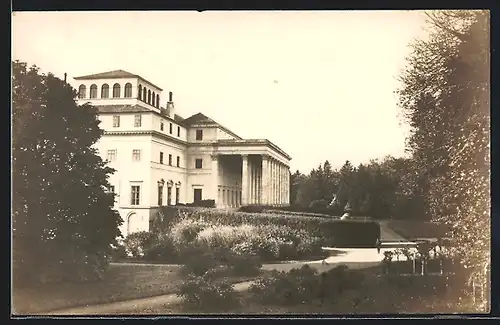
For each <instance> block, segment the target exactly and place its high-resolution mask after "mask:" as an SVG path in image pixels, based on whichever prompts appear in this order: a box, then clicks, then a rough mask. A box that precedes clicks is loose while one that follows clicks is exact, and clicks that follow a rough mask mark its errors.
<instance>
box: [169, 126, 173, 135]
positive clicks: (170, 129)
mask: <svg viewBox="0 0 500 325" xmlns="http://www.w3.org/2000/svg"><path fill="white" fill-rule="evenodd" d="M172 128H173V125H172V123H170V126H169V129H168V131H169V132H170V134H172V132H173V131H172Z"/></svg>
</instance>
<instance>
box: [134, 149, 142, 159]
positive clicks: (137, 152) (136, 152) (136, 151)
mask: <svg viewBox="0 0 500 325" xmlns="http://www.w3.org/2000/svg"><path fill="white" fill-rule="evenodd" d="M132 160H133V161H140V160H141V150H139V149H134V150H132Z"/></svg>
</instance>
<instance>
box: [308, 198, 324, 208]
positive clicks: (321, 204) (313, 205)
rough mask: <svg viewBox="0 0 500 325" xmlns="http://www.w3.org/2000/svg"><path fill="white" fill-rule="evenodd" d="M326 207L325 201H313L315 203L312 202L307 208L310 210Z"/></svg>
mask: <svg viewBox="0 0 500 325" xmlns="http://www.w3.org/2000/svg"><path fill="white" fill-rule="evenodd" d="M327 206H328V202H327V201H326V200H315V201H312V202H311V204H309V208H310V209H312V210H316V209H326V207H327Z"/></svg>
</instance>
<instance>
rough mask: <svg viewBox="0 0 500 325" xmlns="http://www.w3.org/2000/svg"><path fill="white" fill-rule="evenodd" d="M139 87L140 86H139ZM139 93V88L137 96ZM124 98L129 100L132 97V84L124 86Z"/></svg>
mask: <svg viewBox="0 0 500 325" xmlns="http://www.w3.org/2000/svg"><path fill="white" fill-rule="evenodd" d="M139 87H140V86H139ZM140 93H141V88H139V94H140ZM124 97H125V98H131V97H132V84H130V83H127V84H125V95H124Z"/></svg>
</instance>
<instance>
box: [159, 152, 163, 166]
mask: <svg viewBox="0 0 500 325" xmlns="http://www.w3.org/2000/svg"><path fill="white" fill-rule="evenodd" d="M160 164H163V152H160Z"/></svg>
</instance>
